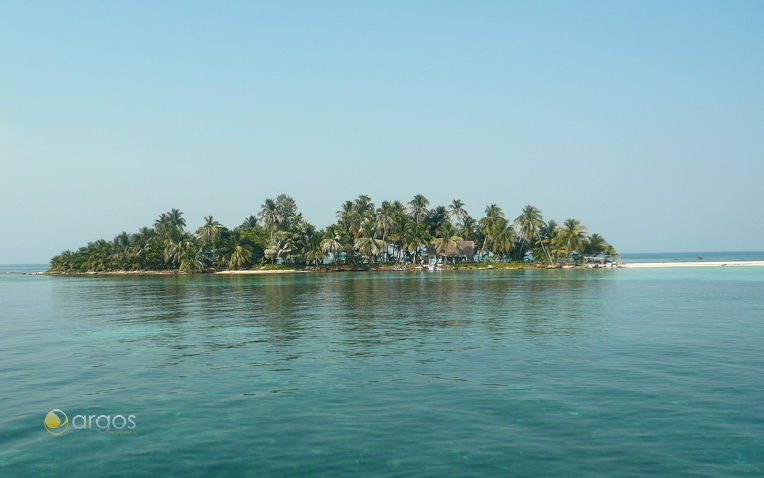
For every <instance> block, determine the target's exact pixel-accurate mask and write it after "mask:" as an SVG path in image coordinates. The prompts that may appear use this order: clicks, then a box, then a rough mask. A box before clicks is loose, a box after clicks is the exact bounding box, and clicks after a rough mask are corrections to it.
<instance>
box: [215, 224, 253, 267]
mask: <svg viewBox="0 0 764 478" xmlns="http://www.w3.org/2000/svg"><path fill="white" fill-rule="evenodd" d="M220 252H221V259H222V261H223V263H225V264H226V265H227V266H228V268H229V269H239V268H241V266H243V265H245V264H249V263H250V262H251V261H252V252H253V247H252V241H251V238H250V236H249V233H247V232H246V231H245V230H243V229H234V230H233V231H231V234H230V235H229V236H228V238H227V239H226V241H225V243H224V245H223V246H222V247H221V248H220Z"/></svg>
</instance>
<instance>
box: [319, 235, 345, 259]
mask: <svg viewBox="0 0 764 478" xmlns="http://www.w3.org/2000/svg"><path fill="white" fill-rule="evenodd" d="M321 250H322V251H323V252H324V254H331V255H332V262H333V263H334V264H335V265H336V264H337V256H338V255H339V253H340V252H342V244H341V243H340V241H339V239H338V238H337V237H336V236H330V235H327V237H325V238H324V239H323V240H322V241H321Z"/></svg>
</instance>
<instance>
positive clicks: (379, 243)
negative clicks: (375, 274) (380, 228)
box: [354, 223, 385, 267]
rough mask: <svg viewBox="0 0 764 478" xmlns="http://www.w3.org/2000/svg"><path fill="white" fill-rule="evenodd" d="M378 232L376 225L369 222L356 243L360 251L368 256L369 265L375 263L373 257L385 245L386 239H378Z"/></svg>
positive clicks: (355, 245)
mask: <svg viewBox="0 0 764 478" xmlns="http://www.w3.org/2000/svg"><path fill="white" fill-rule="evenodd" d="M376 232H377V231H376V228H375V227H374V225H373V224H371V223H367V224H366V226H365V227H364V228H363V233H362V234H361V236H360V237H359V238H358V239H356V241H355V244H354V247H355V248H356V249H357V250H358V252H360V253H361V254H362V255H364V256H366V258H367V259H368V261H369V267H371V266H372V265H373V264H374V261H373V257H374V256H378V255H379V253H380V252H381V251H382V248H383V247H385V241H383V240H382V239H377V237H376Z"/></svg>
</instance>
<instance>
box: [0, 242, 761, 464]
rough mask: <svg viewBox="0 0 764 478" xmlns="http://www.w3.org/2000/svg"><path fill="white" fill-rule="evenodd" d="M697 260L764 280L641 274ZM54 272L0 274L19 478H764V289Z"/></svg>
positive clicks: (376, 275)
mask: <svg viewBox="0 0 764 478" xmlns="http://www.w3.org/2000/svg"><path fill="white" fill-rule="evenodd" d="M714 254H717V255H714ZM697 255H701V256H703V258H704V259H706V258H707V259H708V260H729V261H732V260H736V259H740V260H757V259H764V253H761V252H757V253H687V254H673V255H671V254H666V255H664V254H653V255H649V256H648V255H644V256H645V257H643V258H644V259H645V260H648V259H652V260H658V261H660V262H668V261H670V260H672V258H676V259H677V260H693V256H694V257H697ZM624 256H625V260H627V261H630V260H631V261H637V260H638V259H639V258H629V259H627V258H626V257H628V256H642V255H626V254H625V255H624ZM707 256H708V257H707ZM43 269H45V265H42V266H40V265H25V266H11V267H9V266H2V267H0V272H6V273H0V385H1V386H0V411H2V413H0V476H1V477H6V476H8V477H24V478H27V477H30V478H36V477H58V476H61V477H90V476H92V477H96V476H97V477H157V476H161V477H184V478H185V477H229V476H245V477H308V476H325V477H354V478H355V477H438V478H440V477H462V476H474V477H483V476H509V477H550V476H554V477H558V476H559V477H641V476H651V477H652V476H656V477H663V476H667V477H668V476H671V477H740V476H764V407H763V406H762V404H764V353H762V352H763V348H762V344H764V299H763V298H764V267H709V268H663V269H661V268H643V269H637V268H633V269H628V268H623V269H589V270H578V269H570V270H567V269H565V270H484V271H458V272H453V271H436V272H369V273H337V274H315V273H302V274H269V275H192V276H187V275H169V276H156V275H155V276H148V275H147V276H96V277H49V276H39V275H24V274H21V273H20V272H34V271H39V270H43ZM52 411H53V412H54V415H55V417H58V418H60V419H61V420H62V422H61V424H60V426H57V425H58V423H57V422H56V420H57V419H58V418H55V419H49V420H48V421H47V424H48V426H49V428H50V431H49V430H48V429H46V426H45V425H44V420H45V419H46V416H48V414H49V412H52ZM130 417H131V418H130ZM128 419H129V420H131V421H128ZM63 420H66V421H65V422H64V421H63ZM131 423H133V424H134V425H131ZM54 433H58V435H54Z"/></svg>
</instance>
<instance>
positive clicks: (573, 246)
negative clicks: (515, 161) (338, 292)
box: [50, 194, 617, 273]
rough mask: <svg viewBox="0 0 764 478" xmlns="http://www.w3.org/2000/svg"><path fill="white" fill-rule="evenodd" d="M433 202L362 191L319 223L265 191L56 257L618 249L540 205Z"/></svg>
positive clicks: (251, 263)
mask: <svg viewBox="0 0 764 478" xmlns="http://www.w3.org/2000/svg"><path fill="white" fill-rule="evenodd" d="M429 206H430V201H429V200H428V199H427V198H426V197H424V196H423V195H421V194H417V195H416V196H414V197H413V199H411V200H410V201H408V202H406V203H404V202H401V201H398V200H396V201H383V202H382V203H381V205H380V206H379V207H378V208H377V207H376V206H375V204H374V202H373V201H372V199H371V198H370V197H369V196H366V195H361V196H358V197H357V198H356V199H354V200H347V201H345V202H343V203H342V204H341V205H340V208H339V210H337V214H336V217H337V221H336V222H335V223H334V224H331V225H330V226H328V227H327V228H326V229H322V230H317V229H316V228H315V227H314V226H313V225H311V224H309V223H308V222H306V221H305V220H304V219H303V217H302V213H300V212H299V211H298V207H297V203H296V202H295V200H294V199H293V198H292V197H290V196H287V195H285V194H282V195H279V196H278V197H276V198H269V199H265V201H264V202H263V204H262V205H261V206H260V210H259V212H258V213H257V214H256V215H254V214H253V215H250V216H248V217H246V218H244V220H243V221H242V223H241V225H240V226H237V227H235V228H233V229H228V228H227V227H225V226H224V225H222V224H220V223H219V222H218V221H216V220H215V219H214V217H213V216H211V215H210V216H206V217H205V218H204V224H203V225H202V226H201V227H199V228H198V229H197V230H196V232H195V233H192V232H190V231H187V230H185V227H186V218H185V217H184V216H183V213H182V212H181V211H180V210H178V209H172V210H170V211H169V212H166V213H163V214H161V215H160V216H159V217H158V218H157V219H156V220H155V221H154V225H153V227H143V228H141V229H140V230H139V231H137V232H135V233H132V234H130V233H128V232H121V233H120V234H118V235H117V236H116V237H114V239H112V240H111V241H107V240H104V239H99V240H97V241H95V242H90V243H88V244H87V245H86V246H83V247H80V248H79V249H78V250H76V251H64V252H62V253H61V254H59V255H57V256H55V257H54V258H53V259H51V267H50V270H51V271H54V272H63V273H77V272H106V271H146V270H159V271H161V270H177V271H182V272H199V271H214V270H226V269H229V270H230V269H234V270H235V269H246V268H251V267H262V266H264V265H266V264H269V263H270V264H284V265H293V266H294V265H309V264H310V265H313V266H316V267H318V266H321V265H323V264H328V263H331V264H333V265H339V264H355V265H359V264H361V265H367V266H371V265H374V264H380V263H382V264H396V263H414V264H416V263H419V262H420V261H421V260H422V258H423V256H424V255H425V254H428V253H429V254H430V255H432V254H435V255H437V256H442V257H445V256H446V255H447V251H455V250H459V248H460V247H461V246H462V245H464V244H472V246H470V248H469V249H468V250H470V251H474V255H473V256H472V257H469V256H464V257H461V259H463V260H466V261H475V260H477V261H494V262H509V261H517V262H523V261H528V262H537V263H542V264H552V263H555V264H556V263H562V262H571V263H579V262H581V261H582V260H583V257H584V256H597V255H600V256H602V255H609V256H617V252H616V251H615V249H614V248H613V246H612V245H610V244H609V243H608V242H607V241H605V239H604V238H603V237H602V236H601V235H600V234H596V233H595V234H591V235H590V234H589V233H588V230H587V228H586V227H585V226H583V225H582V224H581V223H580V221H578V220H576V219H566V220H565V221H564V222H563V224H562V225H561V226H560V225H558V224H557V222H555V221H554V220H549V221H544V217H543V215H542V214H541V211H540V210H539V209H538V208H536V207H534V206H531V205H527V206H525V207H524V208H523V209H522V211H521V213H520V215H519V216H517V217H516V218H515V219H514V221H511V220H509V219H507V217H506V215H505V213H504V210H503V209H502V208H501V207H499V206H498V205H496V204H490V205H488V206H487V207H486V208H485V210H484V215H483V216H482V217H480V218H479V219H475V218H473V217H472V216H470V214H469V213H468V212H467V209H466V208H465V204H464V202H462V201H461V200H459V199H454V200H453V201H452V202H451V204H449V205H448V206H435V207H432V208H430V207H429ZM433 251H434V252H433ZM452 255H453V253H452Z"/></svg>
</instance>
